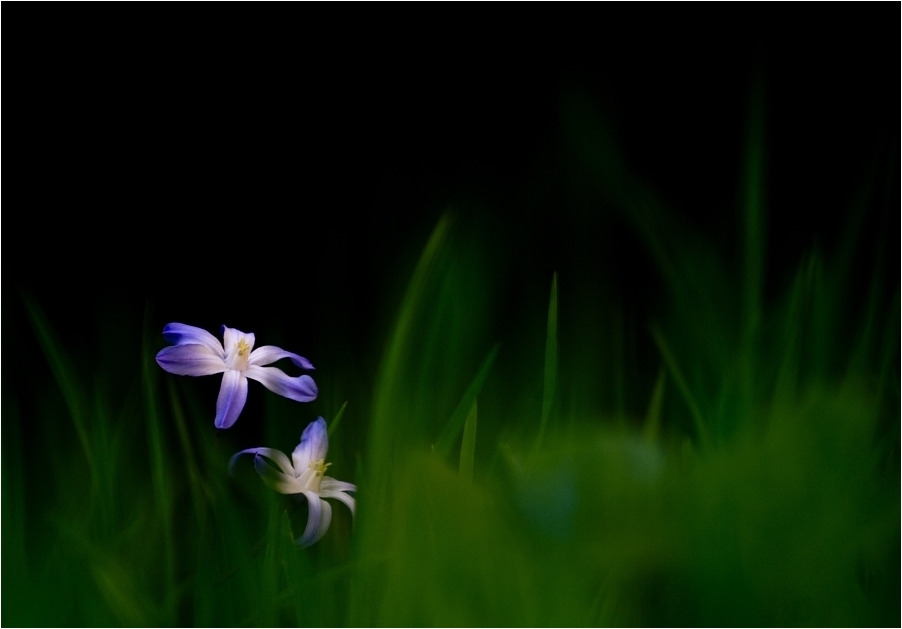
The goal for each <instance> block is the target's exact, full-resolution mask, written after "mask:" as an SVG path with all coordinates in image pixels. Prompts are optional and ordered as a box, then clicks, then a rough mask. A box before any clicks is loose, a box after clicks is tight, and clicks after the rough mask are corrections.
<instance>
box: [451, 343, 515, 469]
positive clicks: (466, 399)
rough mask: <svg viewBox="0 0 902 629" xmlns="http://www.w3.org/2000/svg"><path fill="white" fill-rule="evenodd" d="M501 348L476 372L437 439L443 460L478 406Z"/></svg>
mask: <svg viewBox="0 0 902 629" xmlns="http://www.w3.org/2000/svg"><path fill="white" fill-rule="evenodd" d="M499 348H500V345H495V346H494V347H492V349H491V351H489V354H488V356H486V358H485V360H484V361H482V366H481V367H480V368H479V371H477V372H476V377H475V378H473V381H472V382H471V383H470V386H468V387H467V390H466V392H465V393H464V396H463V398H461V400H460V402H459V403H458V405H457V408H456V409H454V413H453V414H452V415H451V419H449V420H448V423H447V424H445V427H444V428H443V429H442V432H441V434H440V435H439V437H438V439H436V441H435V452H436V454H437V455H438V456H439V457H440V458H441V459H445V458H447V456H448V454H450V452H451V448H453V447H454V442H455V441H457V436H458V435H459V434H460V431H461V428H463V427H464V423H465V421H466V420H467V416H468V414H469V413H470V409H471V408H473V406H474V405H475V404H476V396H477V395H479V392H480V391H481V390H482V385H483V384H485V380H486V378H487V377H488V375H489V371H491V369H492V365H493V364H494V363H495V358H496V357H497V356H498V350H499Z"/></svg>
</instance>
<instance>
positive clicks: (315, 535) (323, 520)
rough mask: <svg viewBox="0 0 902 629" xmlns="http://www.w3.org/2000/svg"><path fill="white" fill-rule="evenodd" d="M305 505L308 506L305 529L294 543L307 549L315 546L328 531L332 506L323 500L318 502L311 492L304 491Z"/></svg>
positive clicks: (317, 498) (317, 497)
mask: <svg viewBox="0 0 902 629" xmlns="http://www.w3.org/2000/svg"><path fill="white" fill-rule="evenodd" d="M304 495H305V496H306V497H307V504H308V505H309V506H310V514H309V515H308V516H307V528H305V529H304V534H303V535H301V536H300V537H299V538H298V539H297V541H296V543H297V545H298V546H301V547H302V548H303V547H307V546H311V545H312V544H315V543H316V542H318V541H319V540H320V538H322V536H323V535H325V534H326V531H328V530H329V524H331V523H332V506H331V505H330V504H329V503H328V502H326V501H325V500H320V498H319V496H317V495H316V494H315V493H314V492H312V491H305V492H304Z"/></svg>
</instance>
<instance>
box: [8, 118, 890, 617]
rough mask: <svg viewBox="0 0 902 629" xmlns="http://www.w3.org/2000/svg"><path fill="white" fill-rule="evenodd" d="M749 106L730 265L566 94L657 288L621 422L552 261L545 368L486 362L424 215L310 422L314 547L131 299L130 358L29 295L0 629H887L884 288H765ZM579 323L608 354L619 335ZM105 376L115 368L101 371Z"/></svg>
mask: <svg viewBox="0 0 902 629" xmlns="http://www.w3.org/2000/svg"><path fill="white" fill-rule="evenodd" d="M756 107H759V109H753V122H752V125H751V128H752V129H753V131H752V136H751V138H752V139H751V141H750V149H749V162H748V165H747V169H748V170H747V173H746V180H747V182H748V187H749V190H747V191H746V194H748V195H749V196H748V199H747V204H746V206H745V209H744V214H743V225H744V227H743V229H744V232H743V242H744V249H743V251H744V253H743V256H744V257H743V260H742V261H741V263H740V265H739V269H740V270H739V271H736V272H731V271H730V265H729V263H728V261H726V260H723V259H720V258H719V257H718V253H717V251H716V249H715V248H714V247H711V246H708V243H706V242H705V239H704V238H703V237H702V236H701V235H699V234H696V233H694V232H692V230H691V229H690V228H689V227H687V226H686V225H682V224H680V223H679V221H678V220H677V218H676V217H675V216H672V215H670V214H668V213H667V212H666V211H665V210H664V209H663V206H662V205H661V204H660V203H659V202H658V201H656V199H655V198H654V196H653V195H652V194H651V193H650V192H649V191H648V190H647V189H645V188H644V187H643V186H642V185H641V184H640V183H639V182H637V181H636V180H635V179H633V178H631V177H630V176H629V174H628V173H627V171H626V169H625V167H624V166H623V164H622V163H621V161H620V159H619V157H618V156H617V154H616V151H615V149H614V146H613V143H612V141H611V140H610V138H609V137H608V136H607V135H606V134H607V130H606V127H605V125H604V124H602V123H601V122H600V121H599V120H598V119H597V118H596V117H595V115H594V114H593V112H592V111H591V110H589V109H588V108H587V107H586V106H585V105H584V104H580V103H579V102H574V103H571V109H570V117H569V118H568V122H567V124H569V125H571V127H572V129H573V130H574V134H575V137H574V142H573V143H574V146H575V147H576V148H577V150H578V153H579V159H580V163H581V164H582V165H583V167H584V168H585V169H586V172H588V173H589V174H588V176H589V177H590V178H591V179H592V180H593V181H595V183H596V184H598V185H599V188H600V189H603V190H605V194H606V195H608V197H607V200H608V201H609V202H611V203H613V204H615V205H617V206H618V207H619V208H620V210H621V211H622V212H624V213H625V215H626V216H627V217H628V218H629V219H630V221H631V223H632V225H633V228H634V229H636V231H637V232H638V233H639V234H640V235H641V237H642V238H643V239H644V241H645V242H646V244H647V245H648V247H649V251H650V254H651V256H652V258H653V259H654V260H655V261H656V263H657V264H658V266H659V270H660V273H661V276H662V277H663V278H664V280H665V282H666V286H667V289H668V295H669V301H668V306H667V308H666V309H664V310H663V311H661V312H659V313H658V314H659V315H660V316H659V317H658V318H656V319H655V322H654V323H649V322H648V321H646V320H640V321H634V322H631V324H636V326H637V328H638V329H644V330H647V331H648V332H647V334H646V337H647V338H646V341H647V343H648V347H649V348H651V351H653V352H654V355H655V360H654V362H653V364H651V365H650V366H649V369H650V373H651V375H652V376H654V375H655V374H656V373H657V378H653V379H652V380H650V382H653V383H654V385H653V387H651V386H650V387H648V389H649V390H646V389H645V388H643V387H641V386H640V385H639V384H636V383H631V382H630V381H628V380H627V379H624V380H623V381H622V383H621V384H620V385H619V386H620V387H621V388H622V389H623V390H621V391H620V392H619V394H618V399H619V401H618V402H617V404H616V406H617V408H616V412H613V413H609V414H607V415H605V414H602V415H598V414H595V413H585V412H582V411H580V408H581V407H580V405H579V404H577V403H574V402H573V399H574V398H576V397H578V396H579V395H581V394H582V392H583V391H585V390H589V389H591V388H593V387H596V386H598V383H597V382H595V381H594V380H593V378H594V375H593V374H591V373H586V374H582V375H576V376H574V375H573V373H574V372H571V371H567V370H566V369H565V368H564V367H565V366H566V365H568V364H570V363H568V361H574V360H577V359H578V358H579V356H576V357H574V356H572V355H568V353H567V352H568V348H567V346H565V345H564V343H563V342H562V343H561V345H560V346H559V345H558V337H559V333H562V332H563V331H564V330H565V329H566V326H567V325H568V321H570V319H568V312H567V311H566V309H565V307H564V306H563V304H564V303H566V302H562V304H561V307H560V310H559V304H558V291H557V274H555V275H554V277H553V279H552V284H551V292H550V298H549V307H548V316H547V321H546V325H545V326H544V330H537V332H536V334H535V335H533V336H532V337H529V338H517V339H515V341H516V343H519V344H521V345H523V346H527V345H531V346H534V347H535V348H536V352H535V355H536V356H540V355H541V349H542V346H543V343H544V363H543V362H542V361H541V360H536V361H535V362H534V363H530V364H521V365H519V366H518V367H513V368H512V367H511V365H510V363H505V362H503V361H502V359H501V358H500V357H503V354H504V348H501V349H499V347H500V346H499V344H498V341H499V339H498V338H496V334H497V330H496V329H495V328H492V327H491V326H490V325H489V323H488V322H489V320H490V319H491V317H490V316H489V315H490V313H491V312H492V309H493V307H494V303H493V301H492V300H493V295H495V294H497V286H496V285H495V284H494V283H493V282H495V281H496V280H495V279H493V276H492V274H491V273H486V271H485V269H486V268H487V266H488V265H489V262H488V261H489V260H490V259H491V256H490V253H491V249H490V248H489V247H488V246H487V245H485V244H484V243H483V244H479V243H478V239H477V244H474V242H472V241H468V240H466V239H465V235H463V233H462V231H463V230H461V231H456V230H455V229H454V227H456V226H452V222H453V221H452V220H451V218H450V217H445V218H443V219H442V220H441V221H440V222H439V224H438V225H437V226H436V228H435V230H434V232H433V234H432V237H431V238H430V239H429V241H428V243H427V244H426V247H425V249H424V251H423V254H422V256H421V258H420V260H419V263H418V264H417V266H416V268H415V269H414V271H413V275H412V279H411V280H410V282H409V284H408V288H407V291H406V293H405V295H404V297H403V299H402V301H401V303H400V305H399V309H398V314H397V318H396V320H395V321H394V323H393V325H392V326H391V329H390V330H389V331H388V333H387V335H386V338H387V342H386V344H385V349H384V353H383V355H382V361H381V364H380V367H379V371H378V374H377V375H376V378H375V390H374V396H373V402H372V406H371V407H370V408H368V409H363V410H359V407H358V408H355V404H356V400H360V399H367V395H368V394H369V391H370V390H371V389H372V386H373V383H372V382H366V381H354V380H351V376H348V381H346V382H345V383H344V387H345V390H346V391H350V395H349V396H348V397H349V400H350V404H348V403H347V402H346V403H345V405H343V406H341V408H340V410H338V412H337V413H336V414H335V416H334V417H333V418H329V417H327V418H326V419H327V420H330V421H329V424H330V427H329V429H330V439H331V448H330V459H332V460H333V461H334V462H335V463H336V469H340V470H341V473H338V472H336V476H337V477H338V478H341V479H347V480H349V481H352V482H355V483H356V484H357V485H358V488H359V493H358V512H357V516H356V521H353V522H352V519H351V517H350V515H348V514H347V513H346V512H344V511H343V510H341V509H335V516H334V519H333V522H332V526H331V527H330V530H329V532H328V533H327V534H326V536H325V537H324V538H323V539H322V540H321V541H320V542H319V543H317V544H316V545H315V546H313V547H311V548H309V549H304V550H301V549H298V548H296V547H295V545H294V543H293V540H294V539H295V538H296V537H298V536H299V531H300V529H302V528H303V523H304V521H305V518H306V511H305V506H304V504H303V503H300V504H299V503H297V502H295V501H293V500H292V499H291V498H288V497H285V496H281V495H276V494H273V493H272V492H269V491H266V490H265V488H264V486H263V485H262V483H260V482H259V479H258V478H257V477H256V475H255V474H254V473H253V471H252V470H251V469H250V466H248V467H247V468H242V469H239V471H238V473H236V474H235V476H229V475H228V474H227V473H226V463H227V461H228V458H229V456H230V455H231V454H233V453H234V452H235V451H237V450H238V449H240V448H242V447H246V444H241V445H238V444H236V443H234V442H232V441H230V437H226V436H222V435H215V434H214V433H213V429H212V426H211V421H210V420H211V412H210V411H211V408H210V403H211V401H210V400H208V399H206V398H204V397H202V396H201V395H199V394H198V393H197V390H196V387H194V386H193V385H195V384H196V383H195V382H192V381H189V380H188V379H183V378H176V377H171V376H169V375H168V374H164V373H162V372H160V371H159V369H157V366H156V365H155V364H154V362H153V355H154V353H155V351H157V350H158V349H159V347H160V346H161V341H160V339H159V338H158V336H159V335H158V330H156V329H152V326H151V325H150V324H149V323H148V322H149V321H150V320H151V317H150V316H149V315H148V316H146V317H145V322H143V323H141V322H134V325H133V326H131V327H127V326H126V327H125V329H123V330H115V331H113V332H111V333H110V334H111V335H112V336H111V338H110V339H108V341H109V343H110V345H111V346H114V345H115V344H116V343H117V342H119V341H120V340H121V339H122V338H133V339H142V340H143V346H141V348H140V349H138V350H136V351H134V353H128V354H126V356H127V357H126V358H125V359H121V358H120V359H119V362H114V361H113V359H112V357H110V356H101V359H100V361H98V363H97V364H92V365H91V368H90V369H84V368H78V369H76V368H75V366H74V365H75V364H76V361H75V359H74V358H73V357H72V356H71V355H69V352H68V350H67V348H65V347H63V346H62V345H61V343H60V342H59V340H58V339H56V338H55V336H54V331H53V328H52V325H51V324H50V323H49V322H48V321H47V320H46V319H45V317H44V315H43V314H42V313H41V309H40V307H39V306H38V304H36V303H34V302H33V301H31V300H27V301H26V303H27V308H28V312H29V313H30V317H31V322H32V325H33V328H34V330H35V334H36V337H37V338H38V340H39V342H40V346H41V349H42V351H43V354H44V356H45V357H46V360H47V362H48V363H49V366H50V370H51V373H52V376H53V379H54V382H53V385H52V386H48V395H47V396H46V398H45V399H42V400H40V401H39V409H40V412H39V413H37V416H36V418H35V421H37V422H38V423H39V430H38V433H39V434H40V435H42V440H43V441H42V445H41V447H42V454H43V453H51V454H52V456H50V457H49V462H48V461H47V460H43V459H42V460H40V461H39V462H38V461H36V460H33V459H34V457H30V456H26V455H25V454H23V453H24V452H26V447H25V446H26V441H27V435H25V434H24V433H23V430H22V426H23V422H24V421H25V418H24V417H22V416H21V412H20V408H19V404H18V403H17V400H16V397H15V394H14V392H10V391H9V390H5V391H4V396H3V404H4V407H3V416H4V434H3V437H4V439H3V445H4V450H3V454H4V456H3V475H2V480H3V514H4V516H3V543H4V553H3V570H4V572H5V573H6V574H7V575H16V576H15V578H13V579H7V585H6V588H7V591H6V594H7V597H6V600H5V602H6V605H4V607H3V610H4V611H3V617H2V621H3V624H7V625H41V626H43V625H47V626H52V625H172V626H175V625H179V626H181V625H187V624H194V625H217V626H219V625H266V626H274V625H312V626H338V625H354V626H370V625H372V626H432V625H441V626H466V625H479V626H507V625H518V626H532V625H539V626H542V625H549V626H595V625H608V624H612V625H648V626H668V625H680V626H706V625H718V626H722V625H758V626H769V625H823V626H828V625H830V626H833V625H843V626H849V625H868V626H870V625H884V624H887V625H894V624H898V622H899V615H898V614H899V590H900V588H899V556H900V551H899V537H898V532H899V527H900V503H899V495H900V488H899V476H898V468H899V413H898V411H899V389H898V386H895V385H894V382H898V376H899V374H898V343H899V339H898V329H899V293H898V288H897V289H896V293H895V295H894V296H891V297H890V298H889V299H888V298H887V296H886V295H884V294H882V292H881V290H880V286H882V285H883V284H882V283H881V282H882V281H883V280H882V273H884V272H885V271H884V270H883V269H882V268H876V269H875V271H874V273H873V278H874V279H873V282H872V285H871V288H870V291H869V297H868V300H867V301H866V303H864V304H863V305H862V307H861V309H860V311H852V312H850V310H849V308H848V307H846V306H847V296H848V294H849V291H850V286H849V283H850V282H851V281H852V278H851V277H850V276H849V274H848V273H847V272H846V271H847V269H846V266H844V265H847V264H848V262H847V260H848V259H849V256H850V255H851V254H848V253H844V254H841V255H840V257H839V262H835V263H833V264H832V265H831V263H830V261H829V260H826V259H825V258H824V256H823V255H822V254H820V253H819V252H817V251H814V252H812V253H811V254H810V255H809V256H808V257H807V258H806V259H805V260H804V261H803V262H801V263H800V265H799V268H798V271H797V272H796V274H795V276H794V279H793V280H792V282H791V283H790V285H789V286H788V287H786V290H785V291H783V292H782V293H780V291H776V292H777V293H780V294H781V296H780V297H778V298H774V299H765V297H764V294H765V292H764V290H763V282H764V275H763V271H762V269H763V268H764V262H765V260H764V253H763V251H764V249H763V244H762V239H763V223H762V221H763V216H764V215H763V209H762V207H761V202H760V198H761V197H760V195H759V194H758V192H759V187H760V171H761V159H762V157H761V151H762V147H761V146H760V144H759V143H757V142H758V140H756V138H758V137H759V136H760V120H759V119H758V118H757V117H760V115H761V110H760V105H756ZM756 120H757V122H756ZM577 131H578V133H577ZM853 227H854V226H853ZM851 246H852V245H848V247H851ZM848 247H847V248H848ZM844 251H845V250H844ZM731 277H741V278H744V279H743V280H742V281H739V282H731V281H729V278H731ZM543 281H544V280H543ZM565 281H566V278H565V277H562V282H565ZM565 285H566V284H565ZM568 290H570V289H569V288H568ZM574 290H575V289H574ZM611 308H612V310H613V308H614V306H612V307H611ZM617 316H622V315H616V316H615V315H614V314H612V315H611V320H618V319H617ZM850 321H852V322H853V323H850ZM577 332H579V333H581V334H583V333H584V335H585V337H587V338H589V337H591V336H592V335H593V334H595V333H596V331H594V330H590V329H588V327H587V328H586V329H583V330H578V331H577ZM600 334H602V335H607V336H608V337H610V338H609V340H611V342H612V345H615V346H616V344H617V342H618V341H617V338H619V337H618V335H620V334H621V331H620V329H612V330H603V331H602V332H601V333H600ZM505 347H507V346H505ZM575 350H576V351H577V352H590V351H595V350H593V349H592V348H591V347H589V346H586V347H580V348H575ZM569 351H571V352H573V351H574V350H573V349H570V350H569ZM83 362H84V361H82V362H81V363H79V364H83ZM117 373H118V374H119V375H121V374H122V373H124V374H126V376H127V377H126V379H128V377H131V379H132V381H131V382H129V383H128V384H127V385H126V386H123V387H114V386H112V385H111V384H110V383H111V382H113V381H114V378H113V375H114V374H117ZM333 377H335V378H336V379H339V378H340V377H341V374H338V375H334V376H333ZM321 387H322V385H321ZM477 397H478V399H479V431H478V432H477ZM337 399H338V400H341V399H343V398H337ZM628 400H641V404H633V405H631V404H630V403H628ZM337 403H338V402H335V405H336V406H337ZM346 408H348V409H351V410H348V412H347V414H345V410H346ZM522 409H527V411H523V410H522ZM528 409H532V410H533V412H529V411H528ZM330 410H331V409H330ZM299 414H301V412H300V411H299V410H298V408H297V406H292V404H291V403H288V402H284V401H281V400H277V401H275V402H272V403H269V402H267V406H266V413H265V415H266V416H265V418H262V419H261V421H264V422H266V424H267V428H266V430H267V431H268V435H269V436H272V438H277V439H283V438H284V439H294V438H296V434H294V435H293V436H292V434H293V433H298V432H299V430H300V428H301V427H302V426H303V425H304V423H305V422H303V421H300V420H298V415H299ZM643 415H644V420H643V421H642V422H639V421H638V418H640V417H642V416H643ZM631 417H632V418H637V421H636V422H631V420H630V418H631ZM625 418H626V420H625ZM339 420H341V430H336V428H337V427H338V425H339ZM249 422H250V418H247V419H245V420H243V423H244V424H247V423H249ZM640 424H641V425H642V426H643V427H642V428H641V431H640V430H639V426H640ZM270 426H277V427H278V428H270ZM282 426H285V428H284V429H283V428H282ZM292 431H293V432H292ZM355 435H366V438H365V439H363V438H360V437H355ZM269 436H268V437H267V438H270V437H269ZM355 439H356V441H355ZM28 443H32V442H31V441H28ZM356 444H362V445H361V446H360V448H359V450H358V449H357V447H356ZM254 445H258V444H254ZM259 445H263V444H259ZM265 445H271V446H272V447H276V448H281V449H286V448H288V447H290V446H292V445H293V443H291V442H286V443H281V442H279V443H267V444H265ZM458 448H459V456H458V457H456V460H457V461H459V463H458V464H457V465H455V464H454V461H455V457H454V456H453V455H454V454H455V452H456V451H457V449H458ZM36 474H40V477H39V478H40V480H39V481H37V482H35V481H34V480H33V479H34V478H35V475H36ZM38 493H39V495H38Z"/></svg>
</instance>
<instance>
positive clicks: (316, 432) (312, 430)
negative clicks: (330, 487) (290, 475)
mask: <svg viewBox="0 0 902 629" xmlns="http://www.w3.org/2000/svg"><path fill="white" fill-rule="evenodd" d="M328 451H329V433H328V432H326V420H325V419H323V418H322V417H320V418H318V419H317V420H316V421H315V422H310V424H309V425H308V426H307V427H306V428H304V432H303V433H302V434H301V442H300V443H299V444H298V447H296V448H295V449H294V452H292V453H291V460H292V461H294V469H295V470H297V471H298V472H302V471H304V470H306V469H307V468H309V467H310V463H311V462H315V461H319V460H320V459H325V458H326V453H327V452H328ZM324 480H325V479H324Z"/></svg>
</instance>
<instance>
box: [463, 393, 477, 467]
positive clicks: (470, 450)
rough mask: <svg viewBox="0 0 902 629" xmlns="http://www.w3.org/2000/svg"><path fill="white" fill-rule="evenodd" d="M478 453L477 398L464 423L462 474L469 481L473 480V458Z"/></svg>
mask: <svg viewBox="0 0 902 629" xmlns="http://www.w3.org/2000/svg"><path fill="white" fill-rule="evenodd" d="M475 455H476V400H473V406H472V407H471V408H470V412H469V413H467V421H466V422H465V423H464V436H463V442H462V443H461V445H460V476H461V478H465V479H467V480H468V481H469V480H473V459H474V458H475Z"/></svg>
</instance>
